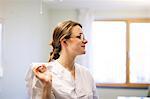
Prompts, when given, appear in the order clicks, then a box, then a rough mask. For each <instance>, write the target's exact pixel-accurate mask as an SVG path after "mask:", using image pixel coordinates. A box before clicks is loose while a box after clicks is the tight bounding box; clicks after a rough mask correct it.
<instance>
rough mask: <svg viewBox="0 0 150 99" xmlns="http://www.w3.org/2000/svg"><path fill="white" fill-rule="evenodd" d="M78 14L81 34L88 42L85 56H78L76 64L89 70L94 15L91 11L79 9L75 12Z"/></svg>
mask: <svg viewBox="0 0 150 99" xmlns="http://www.w3.org/2000/svg"><path fill="white" fill-rule="evenodd" d="M77 13H78V16H77V18H78V21H79V22H80V23H81V24H82V26H83V32H84V35H85V38H86V39H87V40H88V43H87V44H86V54H85V55H82V56H79V57H78V58H77V62H78V63H80V64H82V65H83V66H85V67H87V68H89V69H91V67H90V66H91V62H90V59H91V49H92V48H91V46H92V45H91V42H90V41H91V36H92V32H91V31H92V22H93V21H94V15H93V13H94V12H93V10H91V9H79V10H77Z"/></svg>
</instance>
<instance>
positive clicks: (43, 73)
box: [33, 65, 52, 99]
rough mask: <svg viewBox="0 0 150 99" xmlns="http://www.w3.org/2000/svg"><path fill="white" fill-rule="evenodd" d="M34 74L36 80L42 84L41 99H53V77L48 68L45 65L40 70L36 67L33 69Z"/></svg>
mask: <svg viewBox="0 0 150 99" xmlns="http://www.w3.org/2000/svg"><path fill="white" fill-rule="evenodd" d="M33 72H34V75H35V76H36V78H38V79H39V80H40V81H41V83H42V93H41V96H40V97H41V98H40V99H52V98H51V94H52V93H51V90H52V76H51V74H50V72H49V71H48V69H47V67H46V66H44V65H42V66H40V68H39V67H38V66H36V68H33Z"/></svg>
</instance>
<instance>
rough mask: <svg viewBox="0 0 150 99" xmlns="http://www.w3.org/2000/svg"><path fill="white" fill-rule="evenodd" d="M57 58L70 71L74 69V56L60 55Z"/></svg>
mask: <svg viewBox="0 0 150 99" xmlns="http://www.w3.org/2000/svg"><path fill="white" fill-rule="evenodd" d="M57 60H58V62H59V63H60V64H61V65H63V66H64V67H65V68H66V69H67V70H69V71H72V70H74V58H73V57H67V56H64V55H60V57H59V58H58V59H57Z"/></svg>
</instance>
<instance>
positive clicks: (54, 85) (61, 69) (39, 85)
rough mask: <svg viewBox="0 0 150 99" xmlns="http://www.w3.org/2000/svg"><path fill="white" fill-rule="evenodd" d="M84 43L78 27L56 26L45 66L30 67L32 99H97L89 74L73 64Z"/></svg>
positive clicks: (69, 25) (74, 25) (80, 29)
mask: <svg viewBox="0 0 150 99" xmlns="http://www.w3.org/2000/svg"><path fill="white" fill-rule="evenodd" d="M86 43H87V40H86V39H85V38H84V34H83V31H82V26H81V25H80V24H79V23H77V22H74V21H70V20H69V21H64V22H62V23H60V24H58V26H57V27H56V28H55V29H54V32H53V41H52V43H51V45H52V47H53V51H52V52H51V53H50V59H49V63H48V64H42V65H34V66H33V69H32V70H33V73H34V75H35V76H34V77H33V80H32V89H31V90H32V91H31V92H32V94H31V96H32V99H98V97H97V96H96V87H95V83H94V80H93V78H92V76H91V74H90V73H89V71H88V70H87V69H86V68H85V67H83V66H81V65H79V64H77V63H75V58H76V56H78V55H82V54H85V45H86ZM30 82H31V81H30Z"/></svg>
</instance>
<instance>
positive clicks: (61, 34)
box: [49, 20, 82, 62]
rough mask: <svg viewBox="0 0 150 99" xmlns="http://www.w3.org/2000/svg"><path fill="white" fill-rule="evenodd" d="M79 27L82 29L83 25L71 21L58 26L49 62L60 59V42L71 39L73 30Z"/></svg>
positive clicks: (54, 33) (54, 34)
mask: <svg viewBox="0 0 150 99" xmlns="http://www.w3.org/2000/svg"><path fill="white" fill-rule="evenodd" d="M76 25H79V26H80V27H81V28H82V25H81V24H80V23H78V22H74V21H71V20H68V21H63V22H61V23H59V24H58V25H57V27H56V28H55V29H54V31H53V40H52V43H51V45H52V48H53V50H52V52H50V57H49V62H50V61H51V60H56V59H58V58H59V56H60V55H59V53H60V51H61V44H60V41H61V40H62V39H69V38H70V36H71V30H72V28H73V27H74V26H76Z"/></svg>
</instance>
